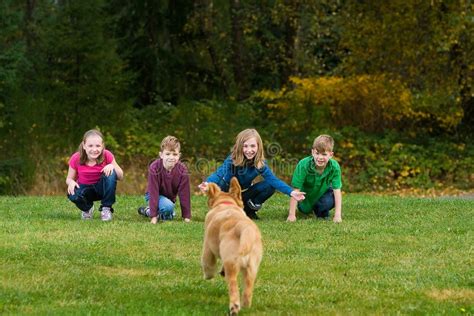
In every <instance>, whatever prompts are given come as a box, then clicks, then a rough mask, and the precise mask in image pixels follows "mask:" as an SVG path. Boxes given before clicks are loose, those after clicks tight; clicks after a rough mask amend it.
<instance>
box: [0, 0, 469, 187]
mask: <svg viewBox="0 0 474 316" xmlns="http://www.w3.org/2000/svg"><path fill="white" fill-rule="evenodd" d="M473 9H474V4H473V3H472V2H471V1H470V0H456V1H455V0H452V1H441V0H412V1H406V0H393V1H363V0H318V1H316V0H314V1H311V0H306V1H304V0H273V1H271V0H269V1H252V0H249V1H240V0H228V1H215V0H194V1H191V0H137V1H130V0H108V1H106V0H81V1H74V0H2V1H0V139H1V142H0V172H1V173H0V194H25V193H29V194H57V193H61V194H64V192H65V185H64V179H65V174H66V170H67V161H68V158H69V156H70V155H71V154H72V152H73V151H75V150H76V148H77V146H78V144H79V142H80V140H81V138H82V135H83V133H84V132H85V131H86V130H88V129H91V128H99V129H100V130H101V131H102V132H103V133H104V134H105V136H106V144H107V147H108V148H109V149H111V150H112V151H113V152H114V154H115V155H116V158H117V161H118V162H119V164H121V165H122V167H123V168H124V170H125V173H126V174H125V175H126V179H125V181H124V182H123V183H121V184H120V186H119V189H120V190H122V192H125V193H142V190H143V188H144V185H145V183H144V182H145V181H146V177H145V175H146V169H147V164H148V163H149V161H150V160H151V159H153V158H154V157H156V156H157V153H158V151H159V144H160V142H161V139H162V138H163V137H164V136H166V135H168V134H172V135H175V136H177V137H179V138H180V139H181V141H182V152H183V160H184V161H185V163H186V164H187V165H188V167H189V169H190V172H191V176H192V178H193V181H194V182H195V183H198V182H199V181H200V180H201V179H202V178H203V177H205V176H206V175H207V174H208V173H209V172H211V171H212V170H213V169H214V168H215V166H216V164H218V163H219V161H222V159H224V158H225V156H226V155H227V154H228V152H229V150H230V148H231V146H232V144H233V141H234V138H235V135H236V134H237V133H238V132H239V131H240V130H242V129H244V128H248V127H255V128H257V129H258V130H259V132H260V133H261V135H262V137H263V139H264V144H265V147H266V154H267V157H268V159H269V162H270V163H271V164H272V167H273V169H274V171H275V173H276V174H278V175H279V176H281V177H282V178H284V179H286V180H289V179H290V178H291V174H292V171H293V168H294V166H295V165H296V162H297V161H298V159H301V158H303V157H304V156H306V155H308V154H309V152H310V147H311V143H312V140H313V139H314V137H315V136H317V135H319V134H321V133H330V134H331V135H333V136H334V138H335V140H336V147H335V156H336V159H337V160H338V161H339V162H340V163H341V165H342V168H343V173H344V189H345V191H386V190H404V189H407V190H426V189H428V190H429V189H439V190H443V189H446V188H457V189H461V190H468V189H472V188H473V183H474V167H473V166H474V148H473V128H474V113H473V111H474V80H473V79H474V15H473Z"/></svg>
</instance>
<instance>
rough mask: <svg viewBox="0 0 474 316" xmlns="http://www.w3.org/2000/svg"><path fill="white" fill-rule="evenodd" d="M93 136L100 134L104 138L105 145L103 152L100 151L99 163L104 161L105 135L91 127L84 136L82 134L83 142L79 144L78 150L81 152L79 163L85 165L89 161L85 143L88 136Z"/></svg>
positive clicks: (103, 143)
mask: <svg viewBox="0 0 474 316" xmlns="http://www.w3.org/2000/svg"><path fill="white" fill-rule="evenodd" d="M91 136H99V137H100V138H101V139H102V145H104V148H103V149H102V152H101V153H100V155H99V157H97V159H96V160H97V164H101V163H102V162H103V161H104V151H105V142H104V135H102V133H101V132H100V131H98V130H96V129H91V130H88V131H87V132H85V133H84V136H82V142H81V143H80V144H79V148H78V149H77V151H78V152H79V154H80V156H79V164H81V165H85V164H86V162H87V153H86V150H85V149H84V144H85V143H86V140H87V138H89V137H91Z"/></svg>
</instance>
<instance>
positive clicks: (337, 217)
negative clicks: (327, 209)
mask: <svg viewBox="0 0 474 316" xmlns="http://www.w3.org/2000/svg"><path fill="white" fill-rule="evenodd" d="M332 221H333V222H334V223H341V222H342V217H341V216H334V218H333V219H332Z"/></svg>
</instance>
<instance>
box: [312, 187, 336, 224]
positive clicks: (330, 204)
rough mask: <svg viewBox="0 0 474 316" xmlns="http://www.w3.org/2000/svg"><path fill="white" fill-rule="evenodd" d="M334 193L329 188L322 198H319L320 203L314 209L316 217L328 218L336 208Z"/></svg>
mask: <svg viewBox="0 0 474 316" xmlns="http://www.w3.org/2000/svg"><path fill="white" fill-rule="evenodd" d="M334 205H335V200H334V192H333V190H332V189H331V188H329V189H328V190H327V191H326V193H324V194H323V196H322V197H320V198H319V200H318V202H316V204H315V205H314V207H313V212H314V215H316V217H319V218H328V217H329V211H330V210H331V209H333V208H334Z"/></svg>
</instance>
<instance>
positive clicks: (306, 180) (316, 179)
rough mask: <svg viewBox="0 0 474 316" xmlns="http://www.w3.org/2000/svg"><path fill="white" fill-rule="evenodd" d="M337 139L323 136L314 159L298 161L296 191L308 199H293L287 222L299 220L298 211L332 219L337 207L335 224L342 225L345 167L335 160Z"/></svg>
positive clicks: (294, 182)
mask: <svg viewBox="0 0 474 316" xmlns="http://www.w3.org/2000/svg"><path fill="white" fill-rule="evenodd" d="M333 147H334V140H333V138H332V137H331V136H329V135H320V136H318V137H317V138H316V139H315V140H314V142H313V148H312V150H311V156H309V157H306V158H303V159H302V160H300V162H298V165H297V166H296V169H295V172H294V173H293V180H292V182H291V185H292V186H293V187H294V188H295V190H300V191H303V192H306V198H305V199H304V200H303V201H301V202H300V203H299V204H298V202H297V201H296V200H295V199H293V198H291V199H290V209H289V214H288V219H287V221H289V222H294V221H295V220H296V208H298V210H299V211H300V212H302V213H304V214H310V213H311V212H313V213H314V214H315V215H316V217H317V218H322V219H328V218H329V211H330V210H331V209H332V208H334V209H335V211H334V218H333V221H334V222H335V223H339V222H342V214H341V212H342V211H341V208H342V194H341V187H342V181H341V167H340V166H339V163H338V162H337V161H336V160H334V159H333V158H332V157H333V154H334V153H333Z"/></svg>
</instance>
